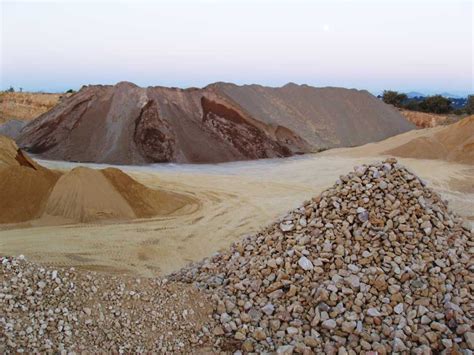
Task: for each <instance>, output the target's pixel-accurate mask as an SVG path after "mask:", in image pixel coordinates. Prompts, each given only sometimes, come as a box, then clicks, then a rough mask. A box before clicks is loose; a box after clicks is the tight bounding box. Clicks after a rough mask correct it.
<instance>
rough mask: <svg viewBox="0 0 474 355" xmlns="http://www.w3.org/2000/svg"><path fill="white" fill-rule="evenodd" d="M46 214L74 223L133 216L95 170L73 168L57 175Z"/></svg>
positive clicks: (124, 201) (120, 197)
mask: <svg viewBox="0 0 474 355" xmlns="http://www.w3.org/2000/svg"><path fill="white" fill-rule="evenodd" d="M45 214H46V215H50V216H57V217H64V218H66V219H68V220H72V221H77V222H90V221H96V220H101V219H117V220H119V219H131V218H135V217H136V216H135V213H134V212H133V210H132V208H131V207H130V205H129V204H128V203H127V201H126V200H125V199H124V198H123V197H122V195H121V194H120V193H119V192H118V191H117V190H116V189H115V188H114V186H113V185H112V184H110V182H109V181H108V180H107V179H106V178H105V176H104V175H103V174H102V173H101V172H100V171H97V170H94V169H89V168H74V169H72V170H71V171H70V172H68V173H66V174H64V175H63V176H61V178H59V180H58V182H57V183H56V185H55V186H54V188H53V190H52V191H51V194H50V196H49V198H48V202H47V204H46V208H45Z"/></svg>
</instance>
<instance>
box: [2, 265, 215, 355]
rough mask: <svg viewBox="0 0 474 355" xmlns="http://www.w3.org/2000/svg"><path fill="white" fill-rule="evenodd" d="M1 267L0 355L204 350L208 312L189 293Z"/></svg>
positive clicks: (151, 283)
mask: <svg viewBox="0 0 474 355" xmlns="http://www.w3.org/2000/svg"><path fill="white" fill-rule="evenodd" d="M0 261H1V264H0V353H2V354H3V353H16V352H32V351H35V352H59V351H68V352H69V351H76V352H82V351H87V352H99V351H107V352H128V353H131V352H143V351H153V352H163V353H170V352H174V353H176V352H178V353H189V352H191V351H192V350H193V349H197V348H202V349H205V348H206V346H207V343H208V342H209V335H210V334H209V331H207V335H206V329H207V328H206V326H205V324H206V323H208V322H209V321H210V319H209V315H210V314H211V312H212V307H211V306H210V303H209V301H208V300H207V298H206V297H204V296H203V295H202V294H201V293H200V292H199V291H198V290H196V289H195V288H194V287H190V285H185V284H180V283H176V282H173V283H170V282H167V280H166V279H136V278H131V277H125V276H110V275H100V274H96V273H90V272H80V273H79V272H76V271H75V270H74V269H68V270H54V269H51V268H42V267H39V266H37V265H35V264H32V263H30V262H27V261H26V260H24V258H22V257H20V258H6V257H4V258H1V259H0Z"/></svg>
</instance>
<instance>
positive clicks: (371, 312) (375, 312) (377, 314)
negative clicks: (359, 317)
mask: <svg viewBox="0 0 474 355" xmlns="http://www.w3.org/2000/svg"><path fill="white" fill-rule="evenodd" d="M367 315H369V316H370V317H380V316H381V314H380V312H379V311H378V310H377V308H369V309H368V310H367Z"/></svg>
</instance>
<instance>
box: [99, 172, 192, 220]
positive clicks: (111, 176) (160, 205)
mask: <svg viewBox="0 0 474 355" xmlns="http://www.w3.org/2000/svg"><path fill="white" fill-rule="evenodd" d="M101 172H102V173H103V174H104V176H105V177H106V178H107V179H108V180H109V181H110V182H111V183H112V185H113V186H114V187H115V189H116V190H117V191H118V192H119V193H120V194H121V195H122V197H123V198H124V199H125V200H126V201H127V203H128V204H129V205H130V207H131V208H132V210H133V212H134V213H135V216H136V217H137V218H149V217H153V216H156V215H168V214H170V213H173V212H175V211H177V210H179V209H181V208H183V207H184V206H186V205H188V204H190V203H193V202H194V200H193V199H192V198H189V197H186V196H184V195H180V194H176V193H173V192H168V191H161V190H152V189H149V188H148V187H146V186H144V185H142V184H140V183H139V182H137V181H135V180H134V179H132V178H131V177H130V176H128V175H127V174H125V173H123V172H122V171H121V170H119V169H115V168H108V169H104V170H102V171H101Z"/></svg>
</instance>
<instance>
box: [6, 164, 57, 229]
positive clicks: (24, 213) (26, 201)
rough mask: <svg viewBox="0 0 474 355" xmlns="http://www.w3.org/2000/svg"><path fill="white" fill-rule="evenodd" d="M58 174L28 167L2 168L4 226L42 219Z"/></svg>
mask: <svg viewBox="0 0 474 355" xmlns="http://www.w3.org/2000/svg"><path fill="white" fill-rule="evenodd" d="M58 177H59V176H58V174H56V173H53V172H50V171H47V170H46V169H40V170H36V169H34V168H31V167H27V166H20V165H13V166H8V167H0V200H1V203H0V223H19V222H25V221H29V220H32V219H36V218H39V217H40V216H41V214H42V212H43V210H44V207H45V204H46V200H47V198H48V196H49V193H50V192H51V190H52V188H53V186H54V184H55V183H56V181H57V180H58Z"/></svg>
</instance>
